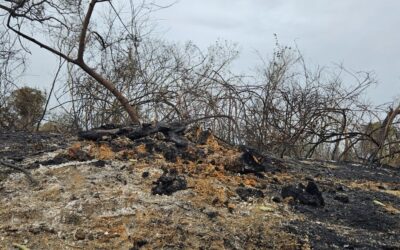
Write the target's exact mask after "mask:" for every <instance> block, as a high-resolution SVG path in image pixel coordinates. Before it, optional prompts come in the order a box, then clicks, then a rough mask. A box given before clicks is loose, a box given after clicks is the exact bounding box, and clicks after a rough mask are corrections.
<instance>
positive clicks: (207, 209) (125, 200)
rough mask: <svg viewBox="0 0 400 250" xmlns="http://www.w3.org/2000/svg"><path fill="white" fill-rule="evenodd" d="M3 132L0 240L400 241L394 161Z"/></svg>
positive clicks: (55, 244) (343, 244)
mask: <svg viewBox="0 0 400 250" xmlns="http://www.w3.org/2000/svg"><path fill="white" fill-rule="evenodd" d="M188 138H189V139H190V140H191V143H190V145H189V146H188V147H178V146H176V144H174V143H173V142H171V141H168V140H167V138H165V137H164V136H163V135H162V134H156V135H152V136H148V137H145V138H142V139H138V140H135V141H131V140H129V139H127V138H124V137H119V138H113V139H112V138H105V139H104V140H99V141H96V142H92V141H78V140H77V139H74V138H68V139H66V138H65V137H62V136H60V135H50V134H29V133H22V132H20V133H11V132H10V133H1V134H0V139H1V140H0V145H1V151H0V156H1V159H2V160H6V161H7V162H9V163H12V164H15V165H18V166H20V167H23V168H25V169H28V170H29V171H30V172H31V174H32V177H33V178H35V180H37V182H38V183H39V184H38V185H33V184H31V183H30V182H29V180H28V179H27V178H26V177H25V175H24V174H23V173H20V172H16V171H15V170H12V169H10V168H7V167H5V166H0V222H1V223H0V249H23V248H24V247H25V248H28V249H400V234H399V232H400V211H399V210H400V176H399V173H400V172H399V168H394V167H388V166H383V167H371V166H364V165H358V164H352V163H335V162H322V161H313V160H304V161H299V160H289V159H285V160H279V159H275V158H274V157H272V156H262V155H260V154H258V153H257V152H255V151H252V150H251V149H246V148H240V149H239V148H234V147H230V146H227V145H223V144H222V143H220V142H219V141H218V140H216V139H215V138H213V136H212V135H210V136H209V137H208V138H207V139H206V140H204V138H202V139H201V142H200V141H199V138H198V137H197V136H196V135H188Z"/></svg>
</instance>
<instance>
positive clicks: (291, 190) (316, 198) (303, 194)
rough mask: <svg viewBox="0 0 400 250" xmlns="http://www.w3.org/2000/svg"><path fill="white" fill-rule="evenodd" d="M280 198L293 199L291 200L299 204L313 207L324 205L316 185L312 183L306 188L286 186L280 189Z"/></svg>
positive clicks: (302, 186) (300, 185) (301, 185)
mask: <svg viewBox="0 0 400 250" xmlns="http://www.w3.org/2000/svg"><path fill="white" fill-rule="evenodd" d="M281 196H282V198H284V199H285V198H287V197H293V199H294V200H295V201H297V202H299V203H300V204H303V205H308V206H313V207H323V206H324V205H325V201H324V198H323V197H322V194H321V192H320V191H319V189H318V186H317V184H315V182H313V181H309V182H308V184H307V187H304V185H303V184H301V183H300V184H299V185H297V187H296V186H294V185H288V186H285V187H283V188H282V191H281Z"/></svg>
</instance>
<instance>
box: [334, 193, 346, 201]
mask: <svg viewBox="0 0 400 250" xmlns="http://www.w3.org/2000/svg"><path fill="white" fill-rule="evenodd" d="M333 199H335V200H337V201H340V202H342V203H349V202H350V199H349V197H348V196H347V195H345V194H338V195H336V196H335V197H333Z"/></svg>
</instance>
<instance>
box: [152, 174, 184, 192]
mask: <svg viewBox="0 0 400 250" xmlns="http://www.w3.org/2000/svg"><path fill="white" fill-rule="evenodd" d="M153 184H154V187H153V188H152V189H151V193H152V194H153V195H156V194H159V195H171V194H173V193H175V192H176V191H179V190H185V189H187V181H186V179H185V177H184V176H180V175H178V174H177V172H176V171H172V170H171V171H169V172H168V171H166V172H164V174H163V175H162V176H161V177H160V178H159V179H158V180H157V181H155V182H154V183H153Z"/></svg>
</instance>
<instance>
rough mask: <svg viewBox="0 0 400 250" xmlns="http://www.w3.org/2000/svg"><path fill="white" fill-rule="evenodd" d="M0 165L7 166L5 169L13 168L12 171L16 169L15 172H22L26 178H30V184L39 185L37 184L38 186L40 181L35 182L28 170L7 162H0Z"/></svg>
mask: <svg viewBox="0 0 400 250" xmlns="http://www.w3.org/2000/svg"><path fill="white" fill-rule="evenodd" d="M0 165H3V166H5V167H8V168H11V169H14V170H17V171H20V172H22V173H24V174H25V176H26V178H28V180H29V182H30V183H31V184H32V185H37V184H38V181H37V180H35V179H34V178H33V177H32V175H31V173H29V171H28V170H26V169H23V168H21V167H18V166H16V165H14V164H12V163H10V162H6V161H4V160H0Z"/></svg>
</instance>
